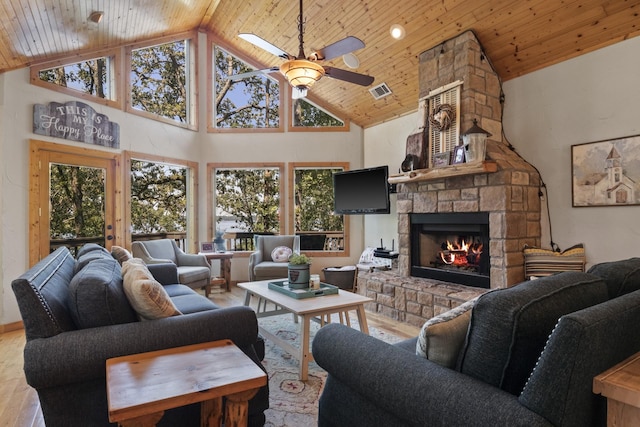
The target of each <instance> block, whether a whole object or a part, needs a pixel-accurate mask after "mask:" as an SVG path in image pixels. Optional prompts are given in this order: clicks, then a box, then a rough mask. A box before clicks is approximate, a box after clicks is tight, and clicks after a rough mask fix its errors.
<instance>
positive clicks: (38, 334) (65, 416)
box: [11, 244, 269, 427]
mask: <svg viewBox="0 0 640 427" xmlns="http://www.w3.org/2000/svg"><path fill="white" fill-rule="evenodd" d="M148 268H149V271H150V272H151V273H152V274H153V276H154V278H155V279H156V280H157V281H158V282H160V283H161V284H162V285H163V287H164V289H165V290H166V292H167V293H168V295H169V296H170V298H171V300H172V301H173V303H174V305H175V307H176V308H178V309H179V310H180V312H182V315H177V316H173V317H167V318H162V319H157V320H144V321H138V317H137V315H136V312H134V310H133V309H132V307H131V306H130V304H129V303H128V300H127V298H126V295H125V294H124V293H123V285H122V276H121V267H120V264H119V263H118V261H116V260H115V259H114V258H113V257H112V256H111V254H110V253H109V252H107V251H106V250H105V249H103V248H101V247H99V246H98V245H93V244H88V245H85V246H84V247H83V248H81V249H80V251H79V252H78V256H77V260H76V259H74V258H73V256H72V255H71V254H70V252H69V251H68V250H67V249H66V248H60V249H58V250H56V251H55V252H53V253H51V254H50V255H48V256H47V257H46V258H44V259H42V260H41V261H40V262H38V263H37V264H36V265H35V266H33V267H32V268H31V269H29V271H27V272H26V273H24V274H23V275H21V276H20V277H19V278H17V279H15V280H14V281H13V282H12V284H11V286H12V288H13V291H14V293H15V295H16V298H17V301H18V306H19V308H20V313H21V316H22V319H23V323H24V328H25V333H26V339H27V342H26V344H25V348H24V372H25V375H26V379H27V383H28V384H29V385H30V386H32V387H33V388H35V389H36V390H37V392H38V397H39V399H40V404H41V407H42V412H43V414H44V420H45V423H46V424H47V426H49V427H52V426H53V427H55V426H60V427H70V426H78V427H86V426H106V425H111V424H109V421H108V414H107V398H106V384H105V361H106V360H107V359H109V358H112V357H117V356H123V355H128V354H134V353H141V352H146V351H153V350H159V349H164V348H170V347H177V346H183V345H189V344H195V343H201V342H207V341H215V340H220V339H231V340H232V341H233V342H234V343H235V344H236V345H237V346H238V347H239V348H240V349H242V351H243V352H244V353H246V354H247V355H248V356H249V357H250V358H251V359H253V360H254V362H255V363H256V364H257V365H259V366H260V367H262V365H261V363H260V361H261V360H262V358H263V357H264V342H263V341H262V340H261V338H260V337H259V335H258V325H257V319H256V315H255V313H254V312H253V310H251V309H250V308H248V307H230V308H219V307H217V306H216V305H215V304H214V303H213V302H211V301H210V300H208V299H207V298H205V297H203V296H202V295H199V294H197V293H196V292H194V291H193V290H192V289H190V288H189V287H187V286H184V285H180V284H176V283H178V278H177V272H176V267H175V265H174V264H170V263H167V264H155V265H149V266H148ZM262 369H263V370H264V368H262ZM268 406H269V392H268V386H265V387H263V388H262V389H261V390H260V391H259V392H258V394H257V395H256V396H255V397H254V398H253V399H251V400H250V402H249V424H250V425H253V426H258V425H263V424H264V422H265V418H264V410H265V409H267V408H268ZM159 425H165V426H176V425H180V426H188V425H192V426H198V425H200V408H199V405H189V406H186V407H183V408H179V409H176V410H171V411H167V412H166V413H165V415H164V417H163V418H162V420H161V421H160V423H159Z"/></svg>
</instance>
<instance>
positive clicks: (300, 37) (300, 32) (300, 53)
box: [297, 0, 305, 59]
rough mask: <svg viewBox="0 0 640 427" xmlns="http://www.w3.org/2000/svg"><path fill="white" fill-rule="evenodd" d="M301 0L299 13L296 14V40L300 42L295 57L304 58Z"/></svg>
mask: <svg viewBox="0 0 640 427" xmlns="http://www.w3.org/2000/svg"><path fill="white" fill-rule="evenodd" d="M302 17H303V15H302V0H300V15H299V16H298V41H299V42H300V44H299V46H298V58H297V59H304V58H305V56H304V40H303V34H304V19H303V18H302Z"/></svg>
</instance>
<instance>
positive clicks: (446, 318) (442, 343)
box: [416, 297, 478, 368]
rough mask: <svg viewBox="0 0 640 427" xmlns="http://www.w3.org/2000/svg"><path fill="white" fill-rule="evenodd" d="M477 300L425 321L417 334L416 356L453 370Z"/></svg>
mask: <svg viewBox="0 0 640 427" xmlns="http://www.w3.org/2000/svg"><path fill="white" fill-rule="evenodd" d="M477 300H478V297H476V298H474V299H472V300H469V301H467V302H465V303H464V304H461V305H459V306H458V307H455V308H452V309H451V310H449V311H447V312H446V313H442V314H440V315H438V316H435V317H432V318H431V319H429V320H427V322H426V323H425V324H424V325H423V326H422V329H420V334H418V343H417V344H416V354H417V355H418V356H422V357H424V358H427V359H429V360H431V361H433V362H435V363H437V364H438V365H441V366H444V367H446V368H455V366H456V362H457V360H458V354H459V353H460V349H461V348H462V346H463V345H464V339H465V337H466V336H467V330H468V329H469V322H470V321H471V309H472V308H473V306H474V305H475V303H476V301H477Z"/></svg>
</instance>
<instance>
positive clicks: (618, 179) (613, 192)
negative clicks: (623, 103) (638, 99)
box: [571, 135, 640, 207]
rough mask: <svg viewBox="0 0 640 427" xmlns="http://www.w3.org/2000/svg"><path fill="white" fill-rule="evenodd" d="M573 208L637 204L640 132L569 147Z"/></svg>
mask: <svg viewBox="0 0 640 427" xmlns="http://www.w3.org/2000/svg"><path fill="white" fill-rule="evenodd" d="M571 181H572V185H571V195H572V201H573V206H574V207H587V206H630V205H640V186H638V183H640V135H635V136H627V137H623V138H617V139H609V140H604V141H596V142H589V143H585V144H576V145H572V146H571Z"/></svg>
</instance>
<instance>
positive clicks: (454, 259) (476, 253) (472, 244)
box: [436, 237, 483, 270]
mask: <svg viewBox="0 0 640 427" xmlns="http://www.w3.org/2000/svg"><path fill="white" fill-rule="evenodd" d="M482 246H483V245H482V243H481V242H478V241H474V238H473V237H465V238H459V239H458V240H457V241H453V242H451V241H449V240H447V241H446V242H443V243H442V245H441V246H440V247H441V249H442V250H441V251H440V252H438V259H436V266H441V267H444V268H446V266H453V268H459V269H469V270H476V269H477V268H478V266H479V265H480V255H481V254H482Z"/></svg>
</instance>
